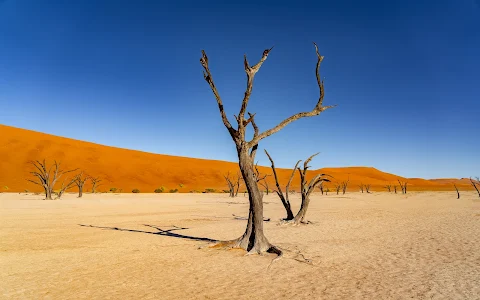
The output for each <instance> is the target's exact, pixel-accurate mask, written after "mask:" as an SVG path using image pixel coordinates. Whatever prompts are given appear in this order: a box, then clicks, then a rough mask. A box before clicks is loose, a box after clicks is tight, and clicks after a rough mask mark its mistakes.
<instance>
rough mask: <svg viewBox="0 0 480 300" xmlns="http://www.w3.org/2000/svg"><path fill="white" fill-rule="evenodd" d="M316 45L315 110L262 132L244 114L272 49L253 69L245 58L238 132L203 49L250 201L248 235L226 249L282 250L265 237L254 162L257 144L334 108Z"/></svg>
mask: <svg viewBox="0 0 480 300" xmlns="http://www.w3.org/2000/svg"><path fill="white" fill-rule="evenodd" d="M314 45H315V50H316V53H317V65H316V72H315V73H316V77H317V84H318V87H319V89H320V95H319V98H318V101H317V104H316V105H315V107H314V108H313V109H312V110H311V111H309V112H301V113H297V114H294V115H292V116H291V117H289V118H287V119H285V120H283V121H282V122H280V123H279V124H278V125H276V126H275V127H273V128H271V129H268V130H266V131H264V132H262V133H260V131H259V128H258V126H257V124H256V122H255V114H251V113H248V118H245V113H246V112H247V106H248V101H249V99H250V95H251V93H252V89H253V81H254V77H255V75H256V74H257V72H258V71H259V70H260V68H261V66H262V64H263V63H264V62H265V60H266V59H267V57H268V55H269V53H270V52H271V50H272V49H273V47H272V48H270V49H267V50H265V51H263V55H262V58H261V59H260V61H259V62H258V63H257V64H256V65H253V66H251V65H250V64H249V63H248V60H247V56H246V55H245V56H244V68H245V73H246V74H247V87H246V90H245V95H244V97H243V101H242V104H241V107H240V111H239V113H238V116H235V120H236V121H237V125H238V126H237V128H236V129H235V128H234V127H233V126H232V124H231V123H230V121H229V120H228V118H227V115H226V113H225V110H224V107H223V101H222V98H221V97H220V94H219V92H218V90H217V87H216V85H215V83H214V81H213V77H212V73H211V71H210V66H209V60H208V57H207V54H206V53H205V51H204V50H202V57H201V59H200V63H201V65H202V67H203V69H204V72H203V75H204V78H205V81H206V82H207V83H208V85H209V86H210V88H211V90H212V92H213V94H214V96H215V99H216V101H217V104H218V109H219V111H220V116H221V118H222V121H223V125H225V127H226V129H227V130H228V133H229V134H230V136H231V137H232V140H233V141H234V143H235V146H236V150H237V155H238V164H239V167H240V171H241V173H242V177H243V180H244V182H245V185H246V187H247V190H248V198H249V199H248V200H249V206H250V207H249V215H248V222H247V227H246V229H245V232H244V233H243V235H242V236H240V237H239V238H237V239H234V240H231V241H227V242H222V243H220V244H219V245H223V246H225V247H238V248H242V249H245V250H247V251H249V252H250V253H262V252H274V253H277V254H280V253H281V251H280V250H279V249H278V248H277V247H275V246H273V245H272V244H270V242H269V241H268V239H267V238H266V236H265V234H264V232H263V201H262V199H263V193H261V192H260V190H259V188H258V182H257V180H256V178H255V170H254V161H255V154H256V152H257V149H258V144H259V142H260V141H261V140H263V139H264V138H266V137H268V136H270V135H272V134H274V133H276V132H278V131H280V130H281V129H283V128H284V127H285V126H287V125H288V124H290V123H292V122H293V121H296V120H298V119H301V118H305V117H313V116H317V115H319V114H320V113H322V112H323V111H325V110H327V109H329V108H332V107H333V106H323V98H324V83H323V81H322V80H321V79H320V73H319V69H320V64H321V62H322V60H323V56H321V55H320V53H319V52H318V47H317V45H316V44H315V43H314ZM249 124H251V125H252V127H253V130H254V133H253V138H252V139H251V140H247V138H246V128H247V126H248V125H249Z"/></svg>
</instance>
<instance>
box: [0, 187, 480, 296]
mask: <svg viewBox="0 0 480 300" xmlns="http://www.w3.org/2000/svg"><path fill="white" fill-rule="evenodd" d="M264 201H265V217H268V218H271V220H272V221H270V222H265V232H266V235H267V237H268V238H269V240H270V242H272V243H273V244H275V245H277V246H279V247H281V248H282V249H284V250H285V251H284V253H285V255H284V257H282V258H281V259H278V260H275V261H273V262H272V260H273V259H274V258H275V257H276V256H275V255H273V254H268V255H264V256H259V255H249V256H245V252H244V251H242V250H230V251H225V250H219V249H214V248H209V247H203V246H207V245H208V244H209V243H208V240H207V241H205V240H201V239H197V238H206V239H207V238H208V239H232V238H235V237H238V236H240V235H241V234H242V233H243V230H244V227H245V225H246V221H245V220H238V219H235V218H234V216H232V214H235V215H236V216H246V214H247V211H248V204H247V198H244V197H243V195H240V196H239V197H237V198H234V199H232V198H228V196H227V195H226V194H137V195H133V194H121V195H118V194H117V195H114V194H96V195H90V194H86V195H84V197H83V198H82V199H77V198H76V195H74V194H67V195H66V196H65V199H62V200H58V201H43V200H41V196H35V195H25V194H21V195H20V194H7V193H2V194H0V266H1V267H0V282H1V283H0V297H1V298H4V299H341V298H342V299H352V298H355V299H407V298H414V299H479V298H480V198H478V196H476V195H475V193H474V192H464V193H463V194H462V197H461V199H459V200H457V199H456V195H455V192H418V193H413V192H412V193H410V194H408V195H395V194H388V193H373V194H360V193H348V194H346V195H345V196H337V195H330V194H329V195H328V196H321V195H318V194H316V195H314V196H313V197H312V202H311V204H310V209H309V212H308V215H307V217H308V219H309V220H310V221H312V222H313V224H309V225H305V226H298V227H292V226H285V225H279V222H278V220H279V219H280V218H282V217H283V216H284V210H283V207H282V205H281V204H280V201H279V200H278V198H277V197H276V196H275V195H269V196H266V197H265V198H264ZM293 202H294V205H295V208H296V207H297V206H298V195H297V196H295V197H294V199H293ZM175 226H176V227H175ZM177 227H179V228H177ZM157 228H158V229H157ZM180 228H185V229H180ZM170 229H175V230H172V231H166V230H170ZM162 230H165V231H162ZM298 252H300V253H301V254H302V255H300V254H298ZM303 257H305V258H306V259H308V260H310V261H311V263H307V261H305V260H304V259H303Z"/></svg>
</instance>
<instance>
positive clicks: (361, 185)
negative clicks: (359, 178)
mask: <svg viewBox="0 0 480 300" xmlns="http://www.w3.org/2000/svg"><path fill="white" fill-rule="evenodd" d="M358 187H360V191H362V194H363V187H364V185H363V183H361V184H360V185H359V186H358Z"/></svg>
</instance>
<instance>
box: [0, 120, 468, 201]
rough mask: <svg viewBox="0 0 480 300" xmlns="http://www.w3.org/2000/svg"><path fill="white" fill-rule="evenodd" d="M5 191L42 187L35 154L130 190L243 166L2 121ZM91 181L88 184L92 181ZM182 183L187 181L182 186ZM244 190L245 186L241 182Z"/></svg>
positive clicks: (364, 171)
mask: <svg viewBox="0 0 480 300" xmlns="http://www.w3.org/2000/svg"><path fill="white" fill-rule="evenodd" d="M0 157H1V158H2V159H1V160H0V191H9V192H20V191H24V190H29V191H40V190H41V188H40V187H39V186H36V185H34V184H33V183H30V182H28V181H27V180H26V179H28V178H30V179H33V177H32V176H31V174H30V173H29V172H30V171H31V170H32V166H31V165H30V164H29V163H28V162H29V161H31V160H42V159H46V160H47V163H49V164H50V163H52V162H53V160H54V159H55V160H57V161H60V162H61V163H62V167H63V168H65V169H74V168H81V169H82V170H84V171H85V172H86V173H88V174H90V175H92V176H99V177H101V179H102V182H101V186H100V187H99V188H98V189H97V190H98V191H109V190H110V188H112V187H115V188H117V189H118V190H120V189H121V190H122V191H124V192H131V191H132V189H135V188H137V189H139V190H140V191H141V192H150V193H151V192H153V191H154V190H155V189H156V188H159V187H162V186H163V187H165V190H166V191H169V190H170V189H178V190H179V192H189V191H193V190H197V191H204V190H205V189H206V188H212V189H216V190H223V189H227V185H226V183H225V179H224V178H223V175H225V174H227V173H228V172H230V174H234V173H236V172H237V171H238V165H237V164H236V163H234V162H226V161H216V160H205V159H194V158H186V157H177V156H170V155H161V154H153V153H146V152H141V151H134V150H128V149H121V148H115V147H109V146H103V145H98V144H94V143H88V142H83V141H78V140H73V139H68V138H63V137H58V136H53V135H49V134H44V133H40V132H35V131H30V130H25V129H19V128H14V127H9V126H4V125H0ZM259 169H260V172H262V173H264V174H271V173H272V172H271V169H270V168H269V167H260V168H259ZM319 172H323V173H327V174H329V175H332V176H333V177H334V179H333V182H332V183H330V184H327V186H328V187H329V189H330V190H331V191H332V192H333V190H334V183H335V182H341V181H343V180H347V178H350V184H349V190H350V191H353V190H355V191H357V190H359V187H358V186H359V185H360V184H361V183H364V184H370V185H371V190H372V191H381V190H385V188H384V186H385V185H386V184H397V185H398V183H397V180H398V179H400V180H401V181H408V187H409V190H417V191H418V190H452V189H453V183H456V184H457V186H458V187H459V189H462V190H467V189H468V190H470V189H472V188H471V187H470V186H469V182H468V180H467V179H462V180H458V179H440V180H425V179H418V178H415V179H406V178H403V177H399V176H396V175H393V174H389V173H384V172H381V171H379V170H377V169H375V168H367V167H348V168H325V169H319V170H312V171H310V172H309V178H310V177H313V176H314V175H315V174H318V173H319ZM290 174H291V170H288V169H278V175H279V179H280V181H281V183H282V184H283V185H284V184H286V182H287V181H288V178H289V176H290ZM268 179H269V188H270V189H273V188H274V180H273V178H272V176H270V177H268ZM298 182H299V176H298V174H296V175H295V179H294V182H293V184H292V187H291V188H292V189H297V190H298V188H299V183H298ZM88 184H89V183H87V186H86V189H87V190H89V189H90V186H89V185H88ZM180 185H182V186H180ZM240 190H241V191H243V190H244V188H243V187H241V188H240Z"/></svg>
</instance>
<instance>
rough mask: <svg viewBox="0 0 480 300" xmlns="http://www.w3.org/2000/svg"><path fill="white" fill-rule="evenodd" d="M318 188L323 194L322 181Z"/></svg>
mask: <svg viewBox="0 0 480 300" xmlns="http://www.w3.org/2000/svg"><path fill="white" fill-rule="evenodd" d="M318 188H319V189H320V192H321V193H322V195H323V182H321V183H320V184H319V185H318Z"/></svg>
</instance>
